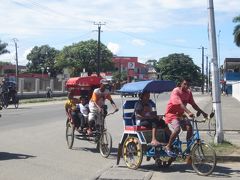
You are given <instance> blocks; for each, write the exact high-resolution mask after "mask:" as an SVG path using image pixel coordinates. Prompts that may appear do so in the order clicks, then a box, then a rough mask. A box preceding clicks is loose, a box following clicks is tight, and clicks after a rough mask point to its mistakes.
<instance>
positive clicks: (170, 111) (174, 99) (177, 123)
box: [165, 79, 208, 157]
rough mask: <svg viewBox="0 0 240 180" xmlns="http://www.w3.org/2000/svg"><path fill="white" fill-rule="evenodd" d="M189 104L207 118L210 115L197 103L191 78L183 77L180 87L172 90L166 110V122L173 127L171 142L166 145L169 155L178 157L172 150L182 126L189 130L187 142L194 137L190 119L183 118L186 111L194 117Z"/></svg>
mask: <svg viewBox="0 0 240 180" xmlns="http://www.w3.org/2000/svg"><path fill="white" fill-rule="evenodd" d="M187 104H191V106H192V107H193V108H194V109H195V110H196V111H198V112H200V113H201V114H202V115H203V116H204V117H205V118H206V117H207V116H208V114H207V113H205V112H204V111H203V110H201V109H200V108H199V107H198V105H197V104H196V103H195V101H194V99H193V95H192V92H191V91H190V89H189V80H187V79H182V81H181V83H180V84H179V85H178V87H176V88H174V89H173V91H172V92H171V95H170V99H169V102H168V104H167V108H166V112H165V122H166V123H167V124H169V125H170V126H171V127H172V128H173V132H172V134H171V136H170V138H169V142H168V144H167V145H166V153H167V154H168V156H171V157H176V154H175V153H174V152H172V151H171V145H172V143H173V141H174V140H175V139H176V137H177V136H178V134H179V133H180V130H181V128H182V130H184V131H187V136H186V139H187V142H188V141H189V140H190V138H191V137H192V134H193V130H192V125H191V123H190V121H188V120H187V119H181V118H182V116H183V115H184V113H186V114H188V116H189V117H194V114H193V113H192V112H191V111H190V110H189V109H188V108H187Z"/></svg>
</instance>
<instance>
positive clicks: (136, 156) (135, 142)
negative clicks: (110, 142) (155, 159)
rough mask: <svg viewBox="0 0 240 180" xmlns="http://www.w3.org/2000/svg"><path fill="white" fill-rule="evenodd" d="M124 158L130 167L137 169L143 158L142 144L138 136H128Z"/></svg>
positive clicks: (125, 142)
mask: <svg viewBox="0 0 240 180" xmlns="http://www.w3.org/2000/svg"><path fill="white" fill-rule="evenodd" d="M122 154H123V159H124V161H125V163H126V165H127V167H128V168H130V169H137V168H138V167H139V166H140V165H141V163H142V159H143V150H142V145H141V143H140V141H139V139H138V138H137V137H131V136H130V137H128V138H127V139H126V140H125V141H124V143H123V153H122Z"/></svg>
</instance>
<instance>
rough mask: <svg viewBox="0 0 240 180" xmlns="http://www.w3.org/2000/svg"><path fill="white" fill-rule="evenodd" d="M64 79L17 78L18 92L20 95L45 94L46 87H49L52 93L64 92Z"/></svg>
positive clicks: (39, 95) (38, 95)
mask: <svg viewBox="0 0 240 180" xmlns="http://www.w3.org/2000/svg"><path fill="white" fill-rule="evenodd" d="M65 82H66V80H62V81H59V80H58V79H45V78H19V79H18V94H19V95H20V96H26V95H30V96H31V97H32V96H37V97H41V96H45V94H46V91H47V89H49V88H50V89H51V90H52V92H53V94H54V95H56V96H57V95H59V94H66V89H65Z"/></svg>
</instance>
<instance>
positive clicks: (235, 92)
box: [232, 81, 240, 101]
mask: <svg viewBox="0 0 240 180" xmlns="http://www.w3.org/2000/svg"><path fill="white" fill-rule="evenodd" d="M232 96H233V97H234V98H236V99H237V100H238V101H240V81H238V82H236V83H234V84H233V85H232Z"/></svg>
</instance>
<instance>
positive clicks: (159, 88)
mask: <svg viewBox="0 0 240 180" xmlns="http://www.w3.org/2000/svg"><path fill="white" fill-rule="evenodd" d="M175 87H176V85H175V83H174V82H173V81H164V80H150V81H139V82H133V83H127V84H125V85H124V86H123V87H122V88H121V89H120V90H119V92H120V93H129V94H131V93H134V94H135V93H144V92H148V93H153V94H160V93H163V92H169V91H172V90H173V89H174V88H175ZM138 101H139V100H136V99H134V100H132V99H131V100H128V99H127V100H126V101H125V102H124V103H123V122H124V131H123V135H122V138H121V140H120V142H119V145H118V156H117V165H118V164H119V162H120V158H121V157H122V158H123V160H124V162H125V164H126V165H127V167H128V168H130V169H137V168H138V167H140V166H141V163H142V159H143V156H146V159H147V161H149V160H150V159H151V158H153V159H154V160H155V164H157V165H158V166H159V167H169V166H170V165H171V164H172V162H173V161H175V160H176V159H178V158H182V159H186V158H188V157H190V159H191V164H192V167H193V169H194V170H195V171H196V172H197V174H199V175H205V176H206V175H209V174H211V173H212V172H213V170H214V168H215V166H216V153H215V151H214V149H213V148H212V147H211V146H210V145H209V144H207V143H205V142H204V141H203V140H201V139H200V134H199V131H198V126H197V125H198V123H200V122H205V121H206V120H209V119H211V118H212V117H213V114H212V115H210V118H209V119H204V120H201V121H199V120H196V119H195V118H193V119H191V120H190V121H191V122H192V125H193V127H194V134H193V136H192V138H191V143H190V144H187V143H186V142H182V141H181V140H180V138H179V136H178V137H177V138H176V140H175V141H174V142H173V144H172V150H173V151H174V152H175V154H176V155H177V156H176V157H169V156H168V155H167V153H166V152H165V145H166V143H167V141H168V139H167V136H166V134H165V132H164V130H163V129H158V130H157V139H158V141H159V142H161V143H160V144H159V145H157V146H154V145H152V144H151V143H150V140H151V129H149V128H146V127H144V126H139V125H138V124H137V123H136V120H135V111H134V107H135V103H136V102H138ZM149 101H150V102H149V103H151V105H152V107H153V108H156V103H155V102H153V101H152V100H149ZM149 137H150V138H149ZM183 145H185V146H186V149H185V150H183ZM189 152H190V153H189Z"/></svg>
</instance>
